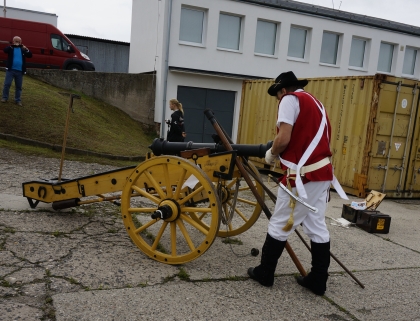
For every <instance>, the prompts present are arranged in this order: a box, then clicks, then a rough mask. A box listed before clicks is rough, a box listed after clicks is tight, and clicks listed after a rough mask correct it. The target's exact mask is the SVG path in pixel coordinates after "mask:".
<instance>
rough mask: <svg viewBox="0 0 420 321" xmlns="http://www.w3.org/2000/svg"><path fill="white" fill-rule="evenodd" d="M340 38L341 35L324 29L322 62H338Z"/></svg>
mask: <svg viewBox="0 0 420 321" xmlns="http://www.w3.org/2000/svg"><path fill="white" fill-rule="evenodd" d="M339 40H340V36H339V35H338V34H336V33H331V32H326V31H324V34H323V36H322V45H321V58H320V60H319V61H320V62H322V63H325V64H330V65H336V64H337V54H338V42H339Z"/></svg>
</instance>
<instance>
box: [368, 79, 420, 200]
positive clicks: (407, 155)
mask: <svg viewBox="0 0 420 321" xmlns="http://www.w3.org/2000/svg"><path fill="white" fill-rule="evenodd" d="M380 86H381V89H380V93H379V98H378V111H377V115H376V118H375V119H374V120H373V121H374V124H375V131H374V137H373V148H372V151H371V154H370V156H371V161H370V166H369V174H368V180H367V187H368V188H369V189H373V190H377V191H382V192H383V193H386V194H387V197H392V198H405V197H418V196H419V193H418V190H419V188H418V185H417V187H415V186H414V185H415V184H414V183H415V182H414V180H410V177H413V176H414V179H416V177H415V175H413V174H414V171H415V168H416V161H415V159H416V153H415V149H416V144H417V145H418V134H417V142H416V139H413V137H416V136H415V135H413V134H415V132H418V128H417V127H418V125H417V127H416V126H415V125H416V123H418V122H416V116H417V113H418V88H417V83H416V82H415V81H413V80H407V79H401V78H393V77H387V79H386V80H384V81H382V82H381V85H380ZM407 180H409V181H407ZM410 185H413V186H412V187H410ZM410 188H411V191H410ZM414 189H416V190H417V192H415V191H414Z"/></svg>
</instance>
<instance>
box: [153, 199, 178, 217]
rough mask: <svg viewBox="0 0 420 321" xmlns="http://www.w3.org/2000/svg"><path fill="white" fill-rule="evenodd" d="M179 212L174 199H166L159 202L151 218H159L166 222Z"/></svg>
mask: <svg viewBox="0 0 420 321" xmlns="http://www.w3.org/2000/svg"><path fill="white" fill-rule="evenodd" d="M180 213H181V211H180V209H179V205H178V203H177V202H176V201H174V200H171V199H167V200H164V201H162V202H161V203H160V204H159V207H158V209H157V210H156V212H154V213H153V214H152V215H151V217H152V219H158V218H159V219H161V220H164V221H166V222H173V221H175V220H176V219H177V218H178V216H179V214H180Z"/></svg>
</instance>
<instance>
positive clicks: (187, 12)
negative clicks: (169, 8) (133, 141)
mask: <svg viewBox="0 0 420 321" xmlns="http://www.w3.org/2000/svg"><path fill="white" fill-rule="evenodd" d="M203 25H204V11H202V10H195V9H190V8H182V9H181V26H180V29H179V40H180V41H186V42H194V43H203Z"/></svg>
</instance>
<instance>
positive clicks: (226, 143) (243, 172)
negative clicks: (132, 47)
mask: <svg viewBox="0 0 420 321" xmlns="http://www.w3.org/2000/svg"><path fill="white" fill-rule="evenodd" d="M204 113H205V114H206V116H207V118H208V119H209V120H210V122H211V123H212V125H213V127H214V129H215V130H216V133H217V135H218V136H219V138H220V139H221V141H222V143H223V145H224V146H225V149H226V150H227V151H232V150H233V149H232V146H231V144H230V142H229V141H228V139H227V138H226V135H225V134H224V132H223V130H222V128H221V127H220V125H219V124H218V122H217V120H216V119H215V118H214V116H213V113H212V112H211V111H210V110H209V109H206V110H205V112H204ZM235 162H236V166H237V167H238V169H239V171H240V172H241V175H242V177H243V178H244V179H245V181H246V183H247V184H248V186H249V188H250V189H251V191H252V193H253V194H254V196H255V198H256V199H257V202H258V204H260V206H261V207H262V209H263V211H264V213H265V215H266V216H267V218H268V219H270V218H271V212H270V210H269V209H268V207H267V205H266V204H265V203H264V200H263V199H262V198H261V195H260V194H258V191H257V188H256V187H255V186H254V183H253V182H252V180H251V179H250V177H249V175H248V172H247V171H246V170H245V168H244V167H243V165H242V163H241V161H240V158H239V157H236V159H235ZM285 248H286V251H287V253H289V255H290V257H291V258H292V261H293V263H294V264H295V265H296V267H297V269H298V270H299V272H300V274H301V275H302V276H306V271H305V269H304V268H303V266H302V264H301V263H300V261H299V259H298V257H297V256H296V254H295V252H294V251H293V250H292V248H291V246H290V244H289V242H286V246H285Z"/></svg>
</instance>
